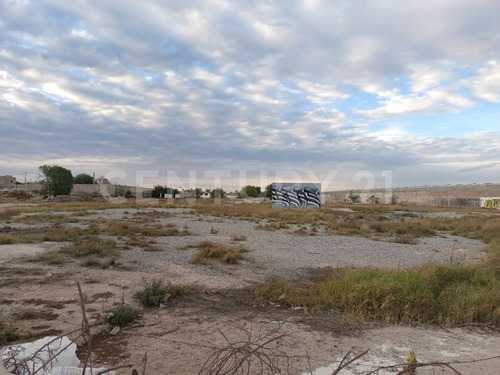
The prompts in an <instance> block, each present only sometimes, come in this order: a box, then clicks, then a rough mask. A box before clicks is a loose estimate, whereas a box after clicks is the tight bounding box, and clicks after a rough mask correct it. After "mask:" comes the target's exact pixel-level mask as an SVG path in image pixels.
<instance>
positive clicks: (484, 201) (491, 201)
mask: <svg viewBox="0 0 500 375" xmlns="http://www.w3.org/2000/svg"><path fill="white" fill-rule="evenodd" d="M481 206H482V207H487V208H500V198H481Z"/></svg>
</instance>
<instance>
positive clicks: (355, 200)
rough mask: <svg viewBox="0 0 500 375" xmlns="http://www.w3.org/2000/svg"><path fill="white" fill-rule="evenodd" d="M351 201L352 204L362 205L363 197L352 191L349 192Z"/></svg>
mask: <svg viewBox="0 0 500 375" xmlns="http://www.w3.org/2000/svg"><path fill="white" fill-rule="evenodd" d="M349 200H350V201H351V203H360V202H361V196H360V195H359V194H354V192H353V191H352V190H351V191H350V192H349Z"/></svg>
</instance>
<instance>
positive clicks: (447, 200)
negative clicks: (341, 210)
mask: <svg viewBox="0 0 500 375" xmlns="http://www.w3.org/2000/svg"><path fill="white" fill-rule="evenodd" d="M351 194H353V195H359V196H360V201H361V203H375V202H377V203H382V204H391V203H398V204H414V205H429V206H453V207H456V206H461V207H466V206H471V207H499V205H500V201H499V200H500V198H485V197H500V184H481V185H455V186H436V187H420V188H419V187H415V188H394V189H392V190H391V189H388V190H384V189H373V190H350V191H345V190H344V191H332V192H325V193H324V194H323V196H324V202H333V203H345V202H350V198H349V196H350V195H351ZM485 202H487V203H485Z"/></svg>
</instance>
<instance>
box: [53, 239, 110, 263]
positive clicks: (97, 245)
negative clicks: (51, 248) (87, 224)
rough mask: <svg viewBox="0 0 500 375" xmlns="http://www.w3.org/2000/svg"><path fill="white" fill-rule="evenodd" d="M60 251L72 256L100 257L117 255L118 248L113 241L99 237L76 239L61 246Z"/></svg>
mask: <svg viewBox="0 0 500 375" xmlns="http://www.w3.org/2000/svg"><path fill="white" fill-rule="evenodd" d="M60 251H61V252H62V253H65V254H68V255H71V256H74V257H85V256H89V255H94V256H96V257H101V258H102V257H115V256H117V255H118V248H117V247H116V242H115V241H113V240H109V239H102V238H99V237H87V238H83V239H77V240H76V241H75V242H73V243H72V244H71V245H68V246H64V247H63V248H61V250H60Z"/></svg>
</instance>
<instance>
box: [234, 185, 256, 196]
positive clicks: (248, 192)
mask: <svg viewBox="0 0 500 375" xmlns="http://www.w3.org/2000/svg"><path fill="white" fill-rule="evenodd" d="M259 194H260V187H257V186H252V185H247V186H245V187H244V188H243V189H241V192H240V193H239V196H240V198H246V197H251V198H256V197H258V196H259Z"/></svg>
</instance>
